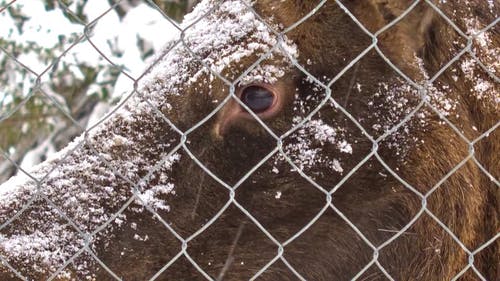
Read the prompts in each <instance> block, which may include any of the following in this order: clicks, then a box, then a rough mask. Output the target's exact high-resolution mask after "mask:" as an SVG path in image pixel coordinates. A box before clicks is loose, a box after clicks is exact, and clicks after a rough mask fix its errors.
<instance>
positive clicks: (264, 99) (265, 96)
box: [241, 85, 275, 113]
mask: <svg viewBox="0 0 500 281" xmlns="http://www.w3.org/2000/svg"><path fill="white" fill-rule="evenodd" d="M274 99H275V96H274V94H273V92H272V91H270V90H269V89H267V88H265V87H261V86H256V85H253V86H248V87H246V88H245V89H243V91H242V92H241V101H242V102H243V103H244V104H245V105H246V106H248V107H249V108H250V109H251V110H252V111H253V112H255V113H262V112H264V111H266V110H268V109H269V108H271V106H272V105H273V103H274Z"/></svg>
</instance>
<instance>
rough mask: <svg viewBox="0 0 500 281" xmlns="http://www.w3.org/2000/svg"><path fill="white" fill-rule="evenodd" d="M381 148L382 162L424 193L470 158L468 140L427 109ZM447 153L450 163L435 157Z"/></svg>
mask: <svg viewBox="0 0 500 281" xmlns="http://www.w3.org/2000/svg"><path fill="white" fill-rule="evenodd" d="M431 133H432V134H431ZM379 147H380V153H379V155H380V157H381V159H383V160H384V162H386V164H387V165H389V166H390V167H391V169H392V170H394V171H395V172H396V173H397V174H398V176H400V177H401V178H402V179H404V180H405V181H406V182H407V183H408V184H410V185H411V186H413V187H414V188H416V189H417V190H418V191H419V192H422V193H426V192H428V191H429V190H431V189H432V188H433V187H434V185H436V184H437V183H438V182H439V181H440V180H442V179H443V177H445V176H446V175H447V174H448V173H450V172H451V171H452V170H453V169H454V168H455V167H456V166H457V165H462V163H461V162H462V161H463V160H464V159H466V158H468V157H469V155H470V153H469V149H468V144H467V143H466V141H465V140H464V139H463V138H462V137H461V136H460V135H458V134H457V133H456V132H455V130H454V129H453V128H451V127H450V126H449V125H448V124H447V123H446V122H445V121H442V119H440V118H439V117H438V116H437V115H436V114H435V112H433V111H432V110H431V109H429V108H428V107H427V106H424V107H422V108H420V109H419V110H418V111H417V112H416V113H415V114H414V115H413V117H412V118H411V119H410V120H409V122H407V123H406V124H405V125H404V126H401V127H400V128H399V129H398V130H396V131H395V132H393V133H392V134H390V135H389V136H387V138H385V139H383V140H382V141H381V142H380V145H379ZM444 151H447V152H448V154H447V158H446V161H440V160H439V159H440V158H436V157H435V155H438V154H439V153H443V152H444ZM415 167H419V169H416V168H415ZM426 167H428V168H426ZM417 173H418V174H417Z"/></svg>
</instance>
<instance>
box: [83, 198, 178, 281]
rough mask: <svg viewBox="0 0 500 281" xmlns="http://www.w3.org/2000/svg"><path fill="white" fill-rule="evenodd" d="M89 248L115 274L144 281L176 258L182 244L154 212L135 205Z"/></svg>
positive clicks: (106, 228) (96, 238)
mask: <svg viewBox="0 0 500 281" xmlns="http://www.w3.org/2000/svg"><path fill="white" fill-rule="evenodd" d="M90 247H91V249H92V251H93V252H94V253H95V255H96V256H97V257H98V258H99V259H100V260H101V261H102V262H103V263H104V264H105V265H106V266H107V267H108V268H109V269H110V270H111V271H113V272H114V273H115V274H116V275H118V276H123V277H126V278H131V279H137V280H139V279H141V280H142V279H144V278H147V279H149V278H151V277H153V276H154V275H155V274H156V273H157V272H158V271H159V270H160V269H161V268H162V267H163V266H164V265H165V264H166V263H167V262H169V261H170V260H171V259H172V258H174V257H175V256H176V255H177V254H178V253H179V252H180V251H181V242H180V241H179V240H178V239H177V238H176V237H175V236H174V235H173V234H172V233H171V232H170V231H169V230H168V229H167V228H166V227H165V225H163V223H162V222H160V221H159V220H158V219H157V218H156V217H155V216H154V215H153V214H152V213H149V212H148V211H146V210H144V207H142V206H138V205H137V204H134V203H133V204H131V205H129V206H128V207H127V208H126V209H125V210H123V212H122V213H121V214H120V215H119V216H118V217H117V218H116V219H115V221H113V222H112V223H110V224H108V225H107V226H106V227H105V228H104V229H102V230H100V231H99V232H98V233H97V234H96V235H95V237H94V239H93V243H92V244H91V245H90ZM149 257H152V258H149ZM93 263H94V265H95V262H93ZM131 265H134V266H131ZM139 265H140V266H139ZM102 273H103V274H104V275H107V274H108V273H107V272H104V271H103V272H102ZM98 279H99V280H101V279H100V278H98Z"/></svg>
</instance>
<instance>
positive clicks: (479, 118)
mask: <svg viewBox="0 0 500 281" xmlns="http://www.w3.org/2000/svg"><path fill="white" fill-rule="evenodd" d="M417 2H418V1H417ZM457 3H458V1H457ZM457 3H455V4H449V5H445V4H442V5H439V7H440V8H441V9H443V11H454V9H455V15H454V16H453V15H452V14H450V15H449V17H452V18H454V19H456V20H457V21H458V22H459V23H458V25H459V26H460V27H462V28H465V29H467V28H469V32H470V30H472V29H474V28H479V29H480V28H482V27H481V25H480V24H482V23H480V22H485V21H486V20H484V19H481V21H479V19H478V18H477V15H478V14H483V12H484V14H485V15H488V11H490V10H491V8H490V7H489V6H488V5H487V4H476V3H474V4H470V5H472V6H474V8H475V9H477V11H469V10H467V9H459V8H460V5H459V4H457ZM434 5H436V4H434ZM435 8H436V7H435V6H432V5H430V4H429V3H426V2H424V1H420V2H418V3H408V1H379V0H369V1H357V0H351V1H299V0H297V1H274V0H261V1H254V2H252V3H249V2H247V1H236V0H228V1H211V0H205V1H202V2H201V3H200V4H199V5H198V6H197V7H196V8H195V10H194V11H193V12H192V13H191V14H190V15H188V16H186V18H185V20H184V22H183V24H182V25H181V28H182V30H183V31H182V33H181V36H180V38H179V40H177V41H173V42H170V43H169V44H168V45H167V46H165V48H164V50H163V51H162V52H161V53H160V54H158V55H157V58H156V59H155V60H154V62H153V63H152V65H151V67H150V69H148V71H147V74H146V75H145V76H144V78H143V79H141V80H140V83H139V84H138V85H137V87H136V89H135V91H134V93H133V94H132V95H131V96H129V97H126V98H124V100H123V101H122V102H121V103H120V105H119V106H118V107H117V108H116V111H115V112H114V114H112V115H110V117H109V118H107V119H106V120H104V121H103V122H102V123H101V124H100V125H99V126H97V127H95V128H93V129H92V130H90V131H87V132H86V133H85V135H83V136H82V137H79V138H77V139H76V140H75V141H74V142H73V143H72V144H70V145H69V146H68V147H67V148H66V149H65V150H63V151H61V152H59V153H58V154H57V155H56V156H54V157H53V159H51V160H48V161H47V162H45V163H43V164H41V165H40V166H37V167H36V168H34V169H33V170H32V171H30V175H31V176H30V177H29V178H24V179H22V178H21V177H20V176H19V177H16V178H13V179H11V180H10V181H8V182H7V183H5V184H3V185H2V189H1V190H0V210H2V212H1V213H0V218H1V221H0V223H2V228H1V229H0V254H1V256H2V257H3V259H4V261H5V264H6V265H7V264H8V266H5V267H4V269H2V270H3V272H4V273H2V274H4V275H0V276H1V277H2V278H3V279H5V280H7V279H8V278H16V276H17V277H19V276H29V277H31V278H35V279H47V278H53V279H56V280H73V279H79V278H80V279H81V278H89V279H92V278H94V279H96V280H108V279H109V280H113V278H115V279H116V278H124V279H131V280H142V279H150V278H157V279H158V280H198V279H200V280H205V279H212V280H244V279H251V278H257V277H259V278H262V280H296V279H297V278H298V279H301V278H302V279H308V280H337V279H338V280H341V279H351V278H354V277H366V278H368V277H369V276H376V277H377V278H378V277H381V276H383V275H388V276H392V277H394V278H396V279H398V280H399V279H404V278H410V279H411V278H414V279H417V278H422V279H425V280H431V279H433V278H434V279H436V278H437V279H440V278H444V279H446V278H448V277H449V278H452V277H453V276H455V275H456V274H458V273H459V272H460V270H461V269H462V268H463V267H464V265H463V264H462V263H461V262H460V261H461V259H462V258H463V257H464V256H465V255H464V253H463V252H460V251H459V250H457V247H456V243H455V242H454V241H453V239H452V238H450V236H449V234H448V233H447V232H446V230H445V229H444V228H443V227H442V226H440V225H439V223H437V222H436V220H433V219H432V217H430V216H424V215H422V213H423V212H424V211H425V210H426V208H429V209H432V210H433V212H436V213H437V214H439V215H440V216H442V217H441V219H442V220H444V221H445V224H446V225H447V227H450V228H452V229H453V231H454V233H458V234H457V235H459V236H460V238H459V239H461V241H462V240H463V241H464V242H463V243H465V244H466V245H468V246H470V247H471V249H476V248H477V247H479V245H482V244H481V243H484V242H485V239H486V240H487V239H489V238H491V237H493V236H494V235H495V233H497V231H498V222H497V220H498V214H496V218H495V219H494V220H493V222H491V223H490V224H489V226H488V227H486V226H484V222H482V219H481V218H484V217H486V216H488V214H490V212H491V210H489V209H488V210H487V208H485V209H480V208H479V207H478V206H483V205H487V206H493V208H494V206H495V203H491V202H490V201H488V199H487V197H488V196H489V195H488V194H490V193H492V192H493V191H494V190H496V189H495V187H494V186H489V185H488V186H486V187H484V186H485V185H484V183H483V177H484V176H485V175H484V173H483V172H481V171H479V169H480V168H479V167H478V166H474V164H472V163H468V164H466V165H465V164H464V165H463V167H462V166H460V167H461V168H462V170H461V171H459V172H457V176H456V178H453V179H451V180H450V181H447V182H446V183H439V181H440V180H441V179H442V178H443V177H446V178H448V177H449V176H448V175H447V174H448V173H449V172H450V171H451V170H452V169H454V168H455V167H456V166H457V165H458V164H459V163H460V161H461V160H463V159H465V158H466V157H467V155H469V154H468V153H469V150H468V146H467V144H465V145H464V142H463V139H462V138H461V136H460V135H459V134H457V133H456V132H455V131H454V129H457V128H459V129H460V130H462V131H463V132H464V133H463V135H464V136H466V137H470V136H473V135H474V132H473V131H474V128H476V129H477V128H479V131H480V132H485V131H487V130H490V129H491V128H492V127H494V126H495V124H496V122H498V111H497V110H498V105H497V104H498V91H497V89H498V86H497V84H495V82H492V81H491V80H492V79H491V77H489V76H488V75H487V73H486V71H485V69H483V68H481V67H480V66H477V65H476V66H471V64H474V63H475V62H476V60H474V59H473V58H471V57H470V54H468V55H467V56H464V58H460V59H461V60H457V61H456V63H455V64H454V65H447V63H448V62H449V61H450V60H451V59H452V58H453V57H454V56H457V55H458V54H461V52H462V50H463V49H464V48H465V47H466V45H463V44H466V43H467V40H465V43H464V42H463V38H462V39H460V38H461V37H460V34H458V35H457V34H456V30H455V29H454V27H453V26H450V24H449V22H447V21H446V20H445V19H443V17H442V16H441V15H440V14H439V13H438V12H437V11H436V10H435ZM497 8H498V7H496V9H497ZM456 9H459V10H458V12H457V11H456ZM478 11H482V12H478ZM490 14H491V13H490ZM489 17H490V18H493V17H494V16H492V15H490V16H489ZM463 19H470V20H467V21H465V20H463ZM468 22H469V23H468ZM467 23H468V24H469V25H467ZM476 25H478V26H476ZM476 30H477V29H476ZM488 34H489V33H488ZM495 35H496V33H494V35H484V36H485V37H484V38H489V39H488V40H486V41H488V42H489V43H490V44H491V45H490V46H487V47H484V48H482V47H481V46H478V47H476V50H477V51H478V52H482V53H481V58H483V59H484V63H486V64H487V66H486V70H488V69H489V70H490V72H494V71H493V70H497V68H498V62H496V61H495V60H496V59H495V58H494V56H495V54H498V37H497V36H496V37H495ZM481 36H482V35H481ZM487 36H491V37H487ZM474 38H475V37H474ZM474 38H473V39H474ZM466 51H467V49H466ZM457 58H458V57H457ZM437 74H440V75H437ZM436 75H437V76H436ZM478 79H482V81H483V82H484V83H483V84H482V87H480V88H479V89H476V92H474V93H473V94H471V93H470V92H469V89H471V88H474V86H475V85H476V84H475V83H476V82H477V81H478ZM485 81H486V82H485ZM488 81H489V82H488ZM495 81H496V80H495ZM488 83H489V84H488ZM485 85H486V86H485ZM479 109H480V113H478V112H476V111H475V110H479ZM440 117H445V118H449V119H450V120H452V121H450V123H451V124H454V125H453V126H454V128H453V126H452V127H451V128H450V126H448V124H445V122H443V121H442V120H441V119H440ZM447 120H448V119H447ZM457 120H462V122H456V121H457ZM472 139H473V138H471V140H472ZM497 142H498V141H492V142H488V144H485V145H486V146H491V147H494V148H493V149H492V151H497V150H496V149H497V148H498V145H497V144H496V143H497ZM480 149H485V148H484V147H483V146H481V148H480ZM484 157H485V158H483V160H484V161H485V163H490V164H484V165H486V166H487V169H484V170H488V171H490V173H493V171H494V169H493V168H492V167H494V165H497V164H492V163H494V162H490V160H489V159H490V158H488V157H487V156H484ZM483 168H484V167H483ZM497 178H498V177H497ZM464 183H466V184H464ZM439 185H443V186H442V188H441V189H439V191H437V192H435V196H433V197H429V198H427V197H428V196H430V195H431V193H433V192H434V191H433V188H434V187H436V188H437V187H439ZM491 185H493V184H491ZM480 187H483V189H482V190H480V189H481V188H480ZM429 192H431V193H429ZM461 194H466V195H467V196H461ZM463 197H466V199H465V200H462V199H463ZM427 200H429V203H428V204H429V206H424V207H422V202H426V201H427ZM433 200H434V201H433ZM443 200H445V201H446V202H445V203H443ZM497 206H498V205H497ZM459 210H461V211H460V212H463V214H464V217H467V218H468V219H467V221H468V222H469V224H467V223H462V222H461V218H458V217H457V212H459ZM470 228H472V229H474V231H475V232H478V233H476V234H475V235H466V233H468V230H469V229H470ZM481 229H482V230H481ZM407 233H411V235H407ZM429 249H431V250H429ZM438 261H439V262H441V263H442V264H444V266H443V267H439V266H436V264H435V263H439V262H438ZM486 264H487V263H486V262H484V263H482V264H481V266H484V267H481V270H483V269H484V268H486V267H487V266H486ZM482 274H485V275H487V274H493V273H491V272H487V271H486V273H485V272H483V273H482ZM4 276H5V277H4ZM491 276H493V275H491Z"/></svg>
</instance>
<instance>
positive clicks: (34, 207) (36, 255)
mask: <svg viewBox="0 0 500 281" xmlns="http://www.w3.org/2000/svg"><path fill="white" fill-rule="evenodd" d="M47 220H48V221H50V222H49V223H47ZM0 244H1V249H2V251H1V252H2V255H3V256H5V257H6V258H7V261H8V262H9V264H11V265H12V266H13V267H14V268H15V269H17V270H19V272H20V273H21V274H23V275H25V276H30V277H32V278H47V277H48V276H50V275H51V274H54V273H55V272H56V271H57V269H58V268H59V267H60V266H62V265H63V264H64V263H65V262H66V261H67V260H69V259H70V258H71V257H72V256H73V255H75V254H77V253H78V252H79V251H80V250H81V248H82V247H83V246H84V244H85V242H84V239H83V238H82V236H81V235H80V233H79V232H78V231H77V230H76V229H75V228H74V227H73V226H72V225H71V224H70V223H68V221H67V220H66V219H65V218H63V217H61V214H60V212H59V210H57V209H55V208H53V207H52V206H51V205H50V204H49V203H48V202H46V201H45V200H44V199H42V198H40V197H37V199H36V200H35V201H34V202H33V203H32V204H31V205H30V206H29V207H28V208H26V210H24V212H23V213H22V214H20V215H19V216H18V217H17V218H16V219H15V220H14V221H13V222H12V223H11V224H9V225H7V226H6V227H5V228H3V229H2V239H1V240H0ZM54 248H56V249H58V250H57V251H53V250H52V249H54Z"/></svg>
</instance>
